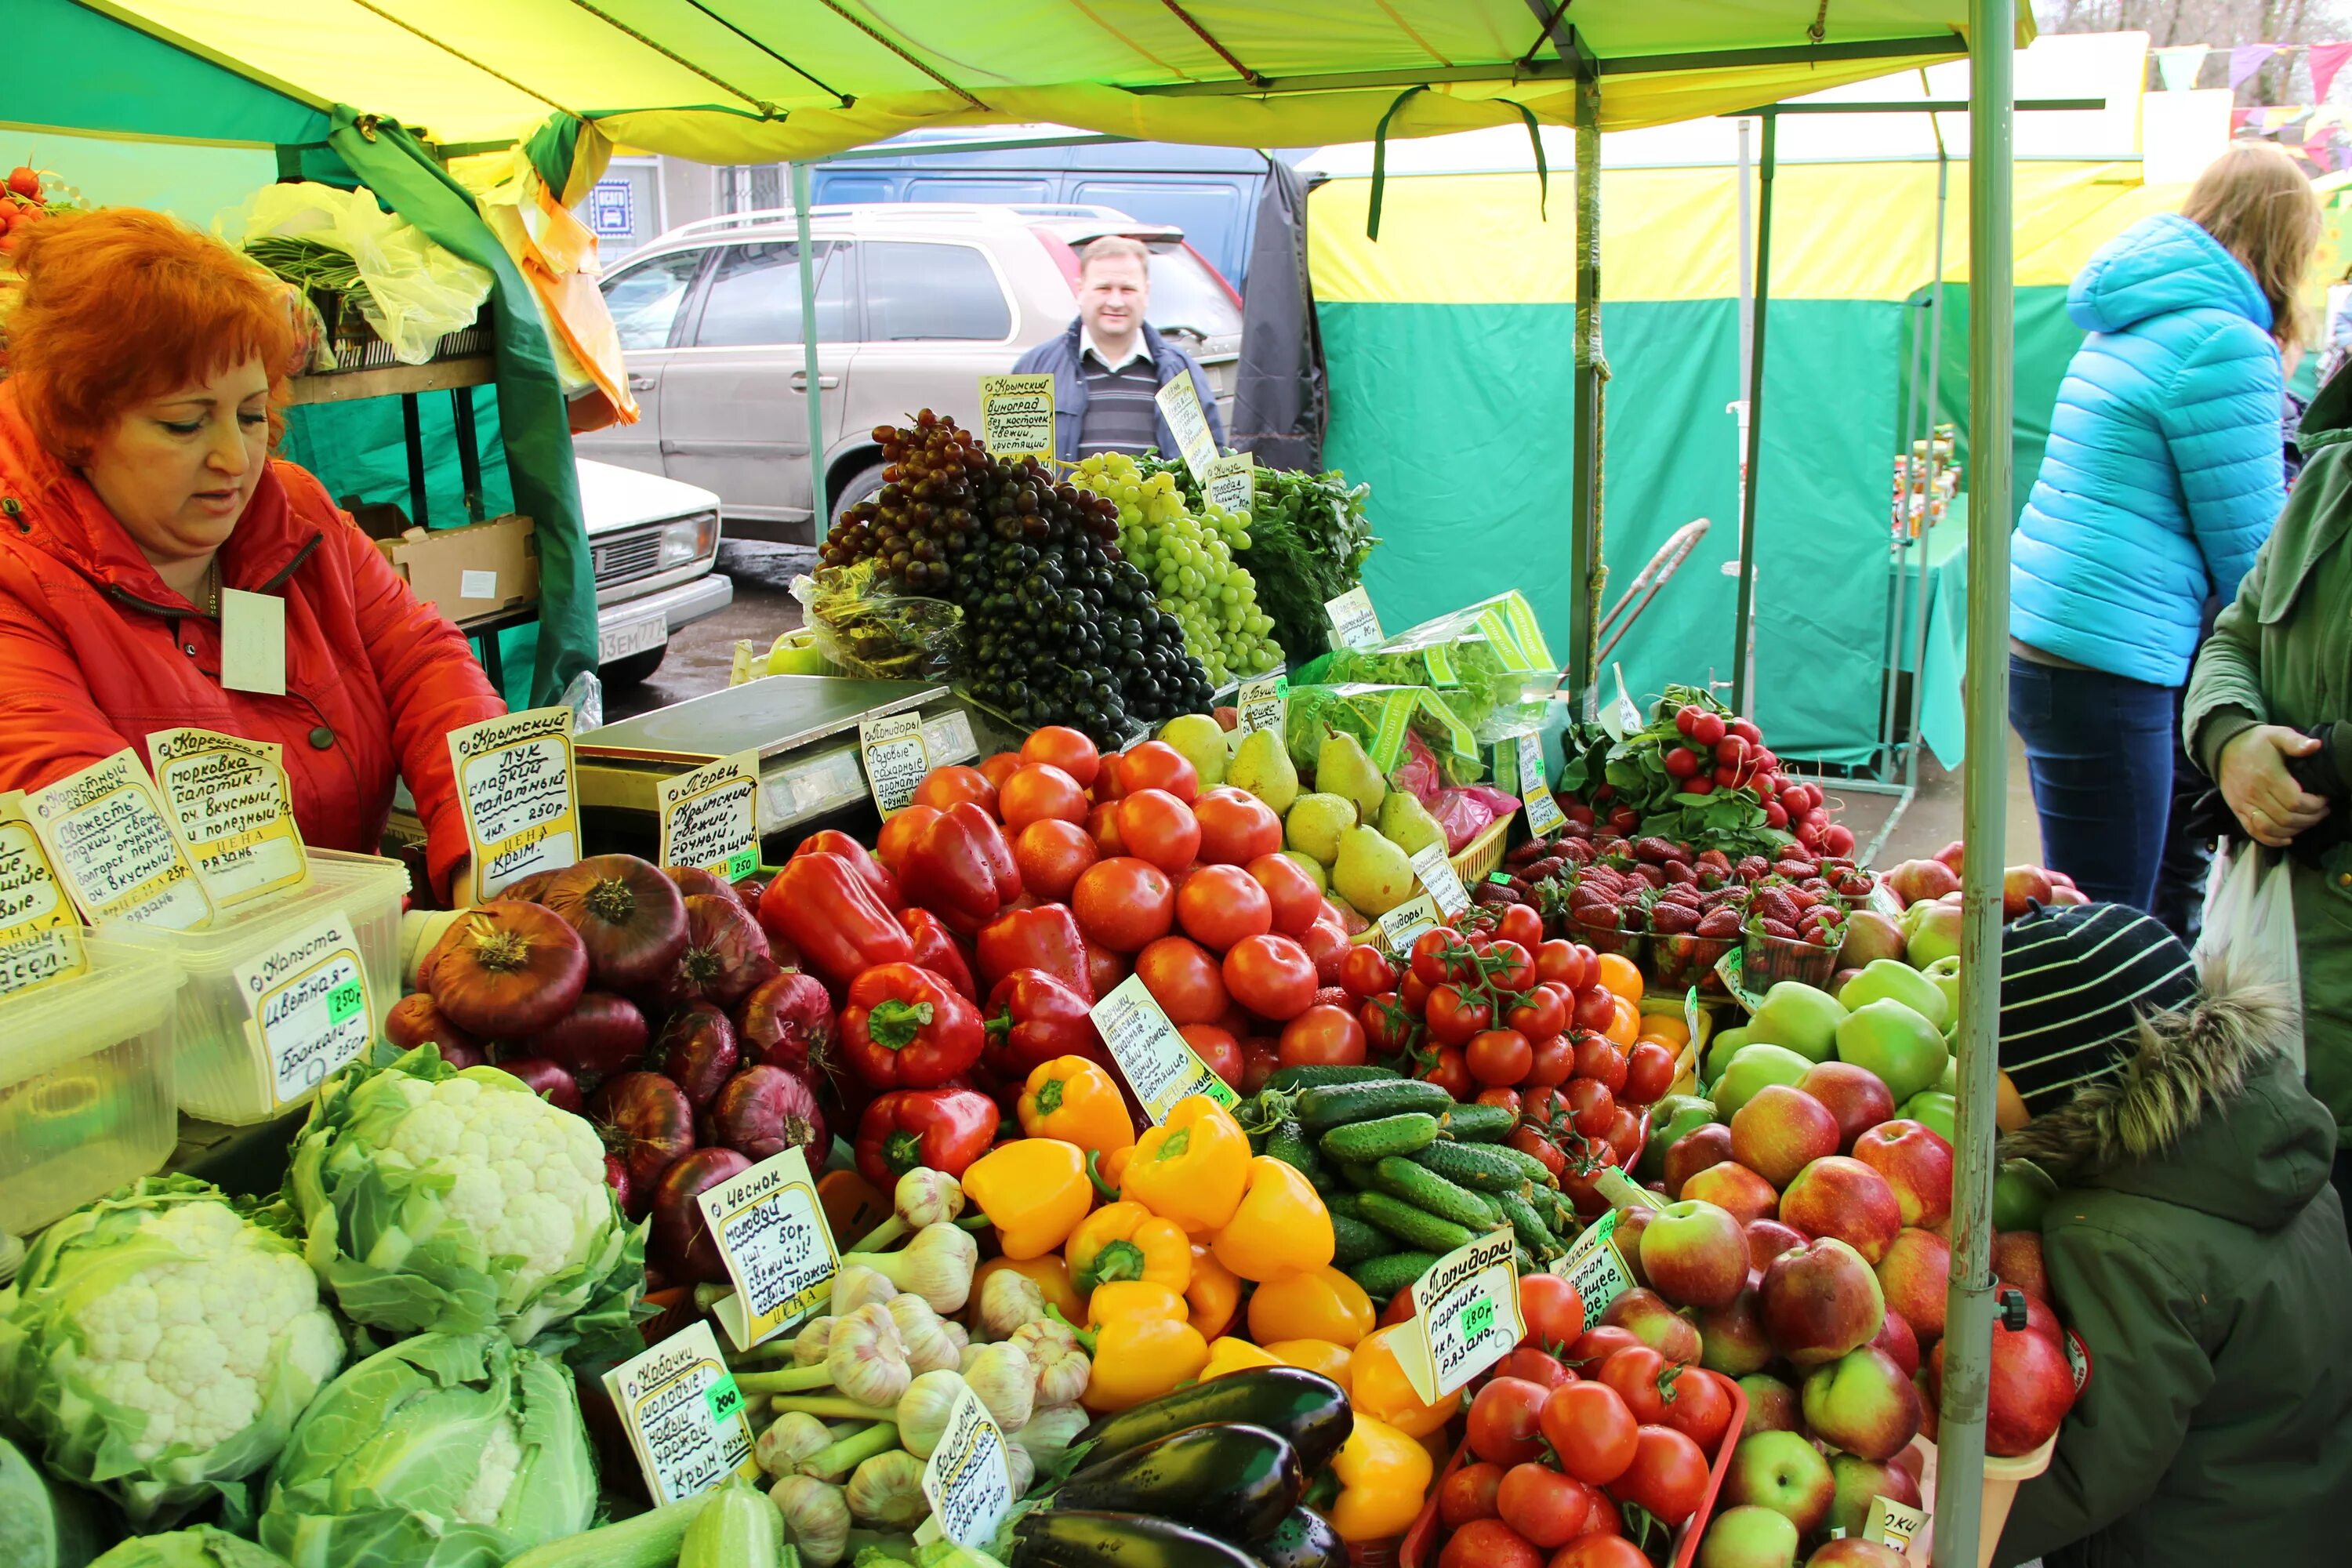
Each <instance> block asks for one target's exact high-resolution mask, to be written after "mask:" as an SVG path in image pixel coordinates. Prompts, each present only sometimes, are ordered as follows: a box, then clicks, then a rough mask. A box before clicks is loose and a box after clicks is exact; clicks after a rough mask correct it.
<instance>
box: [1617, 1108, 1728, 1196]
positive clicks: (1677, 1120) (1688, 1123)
mask: <svg viewBox="0 0 2352 1568" xmlns="http://www.w3.org/2000/svg"><path fill="white" fill-rule="evenodd" d="M1720 1120H1721V1118H1719V1117H1718V1116H1717V1115H1716V1111H1715V1102H1714V1101H1713V1100H1704V1099H1701V1098H1700V1097H1699V1096H1697V1095H1696V1094H1670V1095H1667V1096H1666V1097H1665V1098H1664V1099H1663V1100H1659V1101H1658V1102H1657V1104H1655V1105H1654V1106H1652V1107H1650V1141H1649V1142H1647V1143H1645V1144H1644V1145H1643V1148H1642V1160H1641V1163H1640V1164H1639V1165H1637V1166H1636V1167H1635V1173H1636V1174H1637V1175H1639V1176H1640V1177H1641V1179H1642V1180H1643V1181H1645V1182H1654V1181H1658V1180H1660V1179H1661V1178H1663V1177H1664V1175H1665V1173H1666V1151H1667V1150H1669V1149H1671V1148H1673V1147H1674V1145H1675V1139H1677V1138H1680V1137H1681V1136H1682V1135H1683V1134H1684V1133H1685V1132H1688V1131H1691V1129H1693V1128H1695V1127H1704V1126H1706V1124H1707V1123H1708V1122H1710V1121H1720Z"/></svg>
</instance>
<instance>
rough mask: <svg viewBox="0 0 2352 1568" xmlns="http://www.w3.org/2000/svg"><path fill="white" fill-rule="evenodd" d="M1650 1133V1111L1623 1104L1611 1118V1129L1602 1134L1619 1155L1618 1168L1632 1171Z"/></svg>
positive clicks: (1640, 1156) (1612, 1149) (1613, 1150)
mask: <svg viewBox="0 0 2352 1568" xmlns="http://www.w3.org/2000/svg"><path fill="white" fill-rule="evenodd" d="M1649 1135H1650V1113H1649V1112H1648V1111H1646V1110H1639V1111H1637V1110H1634V1109H1633V1107H1631V1106H1628V1105H1621V1106H1619V1107H1618V1108H1617V1109H1616V1110H1615V1111H1614V1112H1613V1113H1612V1115H1611V1116H1610V1118H1609V1130H1608V1131H1606V1132H1603V1133H1602V1134H1601V1137H1602V1138H1604V1139H1606V1140H1607V1141H1608V1143H1609V1147H1610V1150H1611V1151H1612V1152H1613V1153H1615V1154H1616V1156H1617V1168H1618V1169H1619V1170H1622V1171H1630V1170H1632V1169H1633V1166H1634V1165H1635V1164H1636V1163H1639V1162H1640V1160H1641V1158H1642V1145H1643V1142H1646V1141H1647V1140H1648V1138H1649Z"/></svg>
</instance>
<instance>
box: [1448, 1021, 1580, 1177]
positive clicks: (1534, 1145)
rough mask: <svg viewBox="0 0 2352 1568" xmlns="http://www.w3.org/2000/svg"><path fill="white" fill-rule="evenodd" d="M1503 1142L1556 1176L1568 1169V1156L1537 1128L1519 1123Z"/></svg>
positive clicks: (1465, 1072)
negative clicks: (1533, 1158)
mask: <svg viewBox="0 0 2352 1568" xmlns="http://www.w3.org/2000/svg"><path fill="white" fill-rule="evenodd" d="M1446 1048H1447V1049H1449V1050H1450V1049H1452V1048H1453V1047H1446ZM1430 1076H1431V1078H1432V1079H1434V1078H1435V1077H1436V1075H1435V1074H1434V1073H1433V1074H1431V1075H1430ZM1462 1076H1463V1077H1464V1078H1465V1079H1467V1078H1468V1077H1469V1076H1470V1069H1469V1068H1466V1067H1465V1068H1463V1069H1462ZM1454 1098H1455V1099H1456V1100H1459V1099H1461V1098H1462V1097H1461V1095H1460V1093H1459V1092H1456V1093H1455V1095H1454ZM1503 1142H1506V1143H1508V1144H1509V1145H1510V1146H1511V1147H1512V1148H1514V1149H1517V1151H1518V1152H1520V1153H1522V1154H1528V1155H1532V1156H1534V1157H1535V1158H1536V1159H1538V1160H1539V1161H1541V1162H1542V1163H1543V1167H1544V1169H1545V1170H1547V1171H1549V1172H1550V1173H1552V1174H1553V1175H1555V1176H1557V1175H1559V1173H1561V1172H1562V1171H1564V1170H1566V1169H1567V1168H1568V1156H1567V1155H1565V1154H1563V1153H1561V1152H1559V1144H1557V1143H1555V1142H1552V1141H1551V1140H1550V1139H1549V1138H1547V1137H1545V1136H1544V1134H1543V1133H1542V1132H1541V1131H1538V1130H1537V1129H1536V1128H1533V1127H1530V1126H1528V1124H1527V1123H1526V1122H1524V1121H1523V1122H1521V1123H1519V1125H1518V1126H1517V1127H1514V1128H1512V1129H1511V1131H1510V1134H1509V1136H1507V1137H1506V1138H1505V1139H1504V1140H1503Z"/></svg>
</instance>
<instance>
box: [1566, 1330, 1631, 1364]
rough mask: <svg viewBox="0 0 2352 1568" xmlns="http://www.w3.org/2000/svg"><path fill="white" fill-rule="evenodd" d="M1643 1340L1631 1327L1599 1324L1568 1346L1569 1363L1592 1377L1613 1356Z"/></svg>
mask: <svg viewBox="0 0 2352 1568" xmlns="http://www.w3.org/2000/svg"><path fill="white" fill-rule="evenodd" d="M1640 1343H1641V1340H1640V1339H1639V1338H1638V1337H1637V1336H1636V1335H1635V1334H1634V1332H1633V1330H1631V1329H1621V1328H1619V1327H1618V1326H1617V1325H1616V1324H1614V1323H1602V1324H1599V1325H1597V1326H1595V1327H1593V1328H1590V1329H1587V1330H1585V1331H1584V1332H1582V1333H1580V1334H1579V1335H1577V1336H1576V1340H1575V1342H1574V1343H1572V1344H1570V1346H1569V1347H1568V1364H1569V1365H1570V1367H1572V1368H1574V1369H1575V1370H1576V1371H1577V1372H1580V1373H1582V1374H1583V1375H1585V1376H1586V1377H1592V1376H1595V1375H1597V1374H1598V1373H1600V1371H1601V1366H1602V1365H1603V1364H1604V1363H1607V1361H1608V1360H1609V1358H1610V1357H1611V1356H1612V1355H1615V1354H1616V1353H1617V1352H1619V1351H1622V1350H1626V1349H1629V1348H1631V1347H1633V1346H1636V1345H1639V1344H1640Z"/></svg>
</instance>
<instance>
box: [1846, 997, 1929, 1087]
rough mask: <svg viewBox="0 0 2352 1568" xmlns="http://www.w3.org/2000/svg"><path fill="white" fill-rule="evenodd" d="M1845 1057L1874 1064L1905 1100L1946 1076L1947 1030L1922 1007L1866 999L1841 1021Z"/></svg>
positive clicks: (1859, 1064)
mask: <svg viewBox="0 0 2352 1568" xmlns="http://www.w3.org/2000/svg"><path fill="white" fill-rule="evenodd" d="M1837 1054H1838V1059H1839V1060H1840V1061H1848V1062H1852V1063H1853V1064H1854V1066H1856V1067H1861V1068H1869V1069H1870V1070H1871V1071H1872V1072H1874V1073H1876V1074H1877V1075H1878V1076H1879V1079H1881V1080H1882V1081H1883V1082H1884V1083H1885V1085H1886V1089H1887V1092H1888V1093H1890V1094H1892V1095H1893V1096H1894V1097H1895V1103H1896V1104H1898V1105H1899V1104H1901V1103H1902V1102H1903V1101H1904V1100H1908V1099H1909V1098H1910V1097H1911V1096H1913V1095H1915V1094H1917V1093H1918V1092H1919V1091H1920V1090H1921V1089H1932V1088H1934V1087H1935V1085H1936V1080H1937V1079H1940V1078H1942V1077H1943V1076H1944V1061H1945V1058H1947V1057H1948V1055H1949V1054H1950V1053H1949V1052H1948V1051H1947V1050H1946V1049H1945V1048H1944V1032H1943V1030H1942V1029H1940V1028H1938V1027H1937V1026H1936V1025H1935V1024H1934V1023H1932V1022H1931V1021H1929V1020H1928V1019H1927V1017H1926V1016H1923V1015H1922V1014H1920V1013H1919V1012H1918V1011H1917V1010H1916V1008H1912V1007H1908V1006H1906V1005H1904V1004H1902V1003H1900V1002H1896V1001H1893V1000H1885V999H1882V1000H1880V1001H1876V1002H1868V1003H1864V1005H1862V1006H1861V1007H1859V1008H1857V1009H1856V1010H1855V1011H1853V1013H1851V1014H1849V1015H1847V1016H1846V1020H1845V1022H1843V1023H1842V1024H1840V1025H1839V1026H1837Z"/></svg>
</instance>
